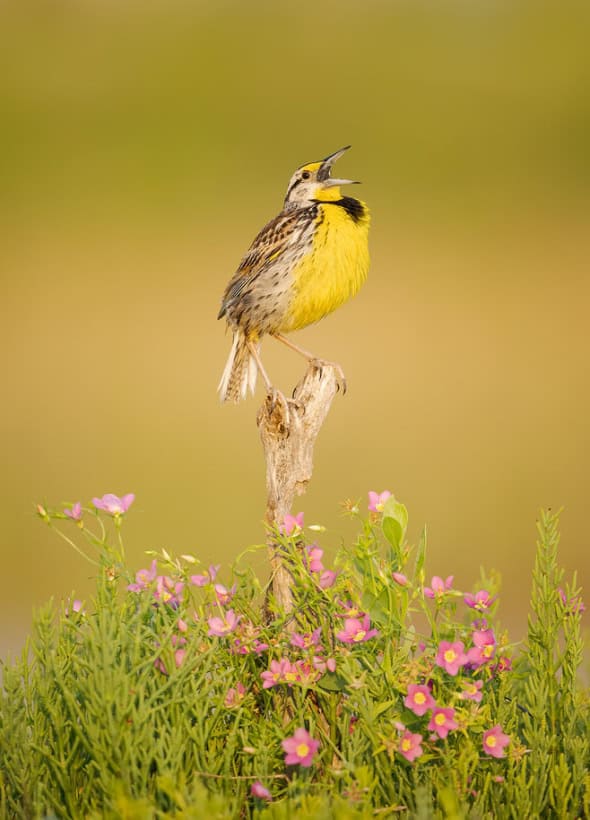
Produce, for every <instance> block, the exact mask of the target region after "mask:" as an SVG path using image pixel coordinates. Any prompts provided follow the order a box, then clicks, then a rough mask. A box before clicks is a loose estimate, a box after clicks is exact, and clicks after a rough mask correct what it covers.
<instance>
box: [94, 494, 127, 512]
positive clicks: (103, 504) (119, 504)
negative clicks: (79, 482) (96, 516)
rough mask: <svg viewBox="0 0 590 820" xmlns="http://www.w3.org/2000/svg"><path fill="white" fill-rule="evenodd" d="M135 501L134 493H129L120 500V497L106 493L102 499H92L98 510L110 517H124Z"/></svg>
mask: <svg viewBox="0 0 590 820" xmlns="http://www.w3.org/2000/svg"><path fill="white" fill-rule="evenodd" d="M134 501H135V494H134V493H127V495H124V496H122V497H121V498H119V496H118V495H113V493H106V495H103V497H102V498H93V499H92V503H93V504H94V506H95V507H96V509H97V510H103V511H104V512H107V513H108V514H109V515H114V516H119V515H124V513H126V512H127V510H128V509H129V507H130V506H131V505H132V504H133V502H134Z"/></svg>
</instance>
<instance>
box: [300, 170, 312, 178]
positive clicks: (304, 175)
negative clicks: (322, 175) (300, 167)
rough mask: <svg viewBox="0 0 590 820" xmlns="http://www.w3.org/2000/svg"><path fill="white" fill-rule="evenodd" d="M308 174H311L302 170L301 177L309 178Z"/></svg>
mask: <svg viewBox="0 0 590 820" xmlns="http://www.w3.org/2000/svg"><path fill="white" fill-rule="evenodd" d="M310 176H311V174H310V173H309V171H303V173H302V174H301V179H309V178H310Z"/></svg>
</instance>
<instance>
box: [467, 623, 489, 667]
mask: <svg viewBox="0 0 590 820" xmlns="http://www.w3.org/2000/svg"><path fill="white" fill-rule="evenodd" d="M472 638H473V643H474V644H475V646H472V647H471V649H469V650H467V660H468V662H469V663H470V664H471V665H472V666H474V667H475V668H477V667H479V666H482V665H483V664H484V663H487V662H488V661H489V660H491V659H492V658H493V657H494V653H495V651H496V638H495V637H494V630H493V629H478V630H476V631H475V632H474V633H473V635H472Z"/></svg>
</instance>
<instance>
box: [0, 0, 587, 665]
mask: <svg viewBox="0 0 590 820" xmlns="http://www.w3.org/2000/svg"><path fill="white" fill-rule="evenodd" d="M589 31H590V6H589V5H588V3H587V2H583V3H582V2H579V3H576V2H573V0H561V2H555V3H550V4H544V3H542V2H534V3H532V2H531V3H525V2H514V3H509V2H493V1H492V0H481V1H480V2H476V0H470V1H469V2H468V0H455V2H451V1H450V0H448V1H447V2H444V1H443V0H437V2H434V0H433V2H426V0H424V1H423V2H409V0H408V2H393V1H392V2H385V0H383V2H378V0H373V2H368V1H367V0H365V2H363V3H358V2H355V3H353V2H346V1H344V0H339V2H313V3H311V2H307V0H303V2H297V3H284V4H277V3H270V2H269V3H261V2H250V3H247V4H246V3H238V2H207V3H203V2H194V3H190V2H171V0H166V1H165V0H162V2H144V3H139V2H138V3H133V2H117V3H115V2H112V3H111V2H99V0H96V2H77V3H75V2H70V3H67V2H38V3H34V2H19V3H15V4H10V3H4V4H3V5H2V7H1V8H0V38H1V42H0V119H1V123H0V146H1V150H0V180H1V181H0V212H1V216H0V232H1V235H0V262H1V276H2V329H1V331H0V332H1V335H2V345H1V347H0V357H1V366H2V383H3V385H2V386H3V400H2V402H1V405H0V414H1V422H2V472H1V478H0V481H1V482H2V487H1V492H0V499H1V504H2V541H1V544H2V570H3V576H4V583H3V594H2V596H1V599H0V623H1V629H0V651H1V652H4V653H5V652H6V651H7V650H8V649H11V648H12V649H17V648H19V647H20V646H21V645H22V644H23V641H24V638H25V635H26V634H27V631H28V629H29V627H30V615H31V609H32V607H33V606H37V605H39V604H41V603H42V602H44V601H45V600H46V599H47V598H48V597H49V596H51V595H53V596H56V598H57V599H61V598H64V597H65V596H67V595H68V594H69V592H70V590H71V589H73V588H75V589H76V590H77V593H78V595H79V596H80V597H84V595H88V594H89V591H90V590H91V589H92V579H91V577H90V575H91V572H89V570H88V567H87V566H86V565H84V564H83V563H82V562H81V561H80V559H79V558H78V557H77V556H76V555H75V554H74V553H73V552H72V551H71V550H69V549H68V548H67V547H66V545H65V544H63V543H62V542H61V541H59V540H58V539H57V538H56V537H55V536H54V535H52V534H51V533H50V532H49V530H47V529H46V528H45V527H44V526H43V525H42V523H41V522H39V521H38V520H37V519H36V518H35V516H34V505H35V502H37V501H47V502H48V503H49V504H50V505H52V506H53V505H58V504H59V503H60V502H61V501H76V500H81V501H83V502H85V503H88V501H89V499H90V498H91V497H92V496H93V495H102V494H103V493H105V492H115V493H117V494H123V493H127V492H132V491H133V492H135V493H136V495H137V501H136V503H135V505H134V507H133V509H132V512H131V513H130V514H129V517H128V521H127V523H126V526H125V531H126V539H127V547H128V552H129V558H130V563H131V565H132V566H133V567H135V568H138V567H140V566H143V565H145V564H146V559H145V557H144V555H143V551H144V550H145V549H148V548H161V547H166V548H168V549H169V550H171V551H173V552H175V553H180V552H193V553H195V554H196V555H198V556H200V557H201V558H202V559H203V560H204V561H205V562H209V561H212V560H215V561H222V562H223V563H224V564H226V565H227V563H228V562H230V561H231V560H232V559H233V558H234V557H235V556H236V555H237V554H238V553H239V552H240V551H241V550H242V549H244V548H245V547H247V546H248V545H250V544H253V543H259V542H261V541H262V539H263V528H262V524H261V521H262V518H263V514H264V466H263V460H262V454H261V447H260V443H259V439H258V432H257V429H256V425H255V415H256V410H257V408H258V406H259V404H260V402H261V400H262V393H259V394H258V395H257V397H256V399H255V400H249V401H247V402H245V403H243V404H241V405H239V406H237V407H233V406H220V404H219V402H218V399H217V396H216V386H217V382H218V379H219V376H220V373H221V370H222V368H223V365H224V363H225V359H226V356H227V353H228V351H229V346H230V338H229V336H228V335H226V334H225V332H224V327H223V326H222V323H221V322H216V320H215V316H216V314H217V310H218V306H219V300H220V297H221V293H222V291H223V288H224V286H225V284H226V282H227V280H228V279H229V277H230V276H231V274H232V273H233V271H234V270H235V268H236V266H237V264H238V263H239V261H240V258H241V256H242V254H243V253H244V251H245V250H246V248H247V246H248V245H249V243H250V241H251V240H252V239H253V237H254V235H255V234H256V232H257V231H258V230H259V228H260V227H262V225H263V224H264V223H265V222H266V221H267V220H268V219H269V218H271V217H272V216H274V215H275V213H276V212H278V210H279V209H280V206H281V203H282V197H283V196H284V192H285V189H286V185H287V182H288V180H289V177H290V175H291V173H292V172H293V170H294V169H295V168H296V167H297V166H298V165H300V164H302V163H304V162H308V161H311V160H315V159H319V158H321V157H323V156H325V155H326V154H328V153H330V152H332V151H334V150H336V149H337V148H340V147H341V146H342V145H345V144H347V143H352V145H353V150H352V151H350V152H349V153H348V154H347V155H346V157H345V158H344V159H343V160H341V162H340V163H339V170H338V173H339V175H343V176H350V177H352V178H356V179H361V180H363V183H364V184H363V187H362V196H363V197H364V198H365V199H366V200H367V202H368V203H369V205H370V207H371V209H372V213H373V229H372V268H371V273H370V278H369V280H368V282H367V284H366V286H365V288H364V290H363V291H362V292H361V294H360V295H359V296H358V297H357V298H356V299H355V300H353V301H352V302H350V303H349V304H347V305H346V306H345V307H343V308H342V309H341V310H340V311H338V312H337V313H335V314H334V315H333V316H331V317H329V318H328V319H327V320H325V321H324V322H322V323H321V324H319V325H317V326H315V327H313V328H308V329H306V330H305V331H303V332H301V333H300V334H298V336H297V341H298V342H299V343H300V344H301V345H302V346H304V347H307V348H310V349H311V350H313V351H316V352H317V353H318V354H319V355H322V356H324V357H325V358H329V359H335V360H337V361H339V362H340V363H341V364H342V366H343V368H344V370H345V372H346V375H347V378H348V384H349V392H348V394H347V395H346V396H345V397H344V398H340V397H338V398H337V400H336V401H335V404H334V406H333V409H332V412H331V415H330V418H329V419H328V422H327V424H326V426H325V428H324V430H323V431H322V434H321V436H320V439H319V441H318V444H317V448H316V464H315V475H314V480H313V482H312V485H311V487H310V489H309V491H308V493H307V496H306V497H305V498H303V499H301V501H300V503H298V504H297V505H296V508H295V509H296V511H298V510H300V509H303V510H305V514H306V521H307V523H312V522H321V523H323V524H325V525H326V526H327V527H328V531H327V533H326V534H325V535H323V536H322V538H321V543H322V546H324V547H325V548H326V550H327V551H328V553H329V554H331V553H332V551H333V550H334V549H335V548H336V547H337V546H338V544H339V543H340V541H341V539H342V538H344V539H349V538H351V537H352V535H353V533H354V527H353V526H352V524H351V523H350V522H348V521H347V520H345V519H343V518H342V516H341V510H340V506H339V504H340V502H341V501H342V500H343V499H345V498H347V497H351V498H354V499H356V498H359V499H361V503H362V506H363V507H365V506H366V493H367V491H368V490H370V489H374V490H379V491H380V490H383V489H385V488H388V489H390V490H391V491H393V492H394V493H395V494H396V495H397V496H398V497H399V498H400V499H401V500H403V501H404V502H405V503H406V504H407V505H408V507H409V510H410V536H411V537H412V539H413V540H415V539H416V538H417V536H418V533H419V530H420V528H421V526H422V524H423V523H427V524H428V527H429V536H430V552H429V559H428V567H427V569H428V572H429V575H430V574H432V573H437V574H441V575H447V574H451V573H454V574H455V577H456V583H457V585H458V586H460V587H464V588H470V587H471V585H472V583H473V582H474V581H476V579H477V577H478V573H479V567H480V565H484V566H486V567H488V568H492V567H493V568H496V569H498V570H499V571H500V572H501V574H502V576H503V579H504V594H503V603H502V609H501V617H502V619H503V621H504V623H505V624H507V625H509V626H510V627H511V628H512V630H513V634H514V636H515V637H519V636H521V635H522V634H523V632H524V629H525V616H524V613H525V609H526V605H527V601H528V592H529V588H530V571H531V568H532V562H533V554H534V542H535V516H536V514H537V511H538V509H539V507H541V506H544V505H546V506H552V507H559V506H560V505H565V507H566V511H565V513H564V516H563V519H562V523H563V539H562V548H561V560H562V562H563V564H564V565H565V567H566V568H567V569H568V570H573V569H577V570H579V573H580V580H581V581H582V582H585V584H586V586H588V580H589V570H590V559H589V557H588V548H587V533H586V527H585V524H586V519H587V509H588V500H587V498H588V486H587V485H588V482H587V470H588V467H587V461H588V451H589V444H590V435H589V424H588V419H589V409H590V408H589V404H590V387H589V384H588V361H589V353H590V349H589V348H590V344H589V333H588V305H589V304H590V282H589V276H588V273H589V264H588V262H589V252H590V230H589V228H590V225H589V224H588V223H589V222H590V220H589V218H588V213H589V212H588V205H589V200H590V197H589V194H590V159H589V153H590V152H589V145H590V50H589V49H588V35H589ZM360 192H361V189H360V188H359V189H358V190H357V191H356V192H355V193H360ZM278 348H280V349H278ZM263 355H264V359H265V362H266V364H267V366H268V369H269V371H270V373H271V374H272V376H273V377H274V379H275V381H276V383H277V384H278V386H280V387H282V388H283V389H285V390H287V391H289V390H290V389H291V388H292V386H293V385H294V383H295V382H296V380H297V379H298V378H299V376H300V375H301V374H302V372H303V364H302V361H301V360H300V359H299V358H298V357H297V356H295V355H294V354H292V353H290V352H289V351H288V350H286V349H282V346H279V345H275V344H273V343H272V342H270V343H269V342H267V343H266V344H265V345H263ZM256 561H257V563H258V565H259V567H260V570H261V572H262V573H264V561H263V558H262V556H260V557H259V558H257V559H256Z"/></svg>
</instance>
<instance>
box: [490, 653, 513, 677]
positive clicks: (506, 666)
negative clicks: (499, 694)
mask: <svg viewBox="0 0 590 820" xmlns="http://www.w3.org/2000/svg"><path fill="white" fill-rule="evenodd" d="M511 670H512V661H511V660H510V658H508V657H506V655H502V657H500V658H498V663H496V664H494V666H492V672H493V673H494V675H497V674H498V673H499V672H510V671H511Z"/></svg>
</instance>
